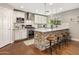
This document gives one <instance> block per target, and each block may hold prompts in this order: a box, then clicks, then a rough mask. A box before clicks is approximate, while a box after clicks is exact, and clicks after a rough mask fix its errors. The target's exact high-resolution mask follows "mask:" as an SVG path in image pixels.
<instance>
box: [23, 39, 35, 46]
mask: <svg viewBox="0 0 79 59" xmlns="http://www.w3.org/2000/svg"><path fill="white" fill-rule="evenodd" d="M24 44H25V45H27V46H29V45H32V44H34V39H29V40H26V41H24Z"/></svg>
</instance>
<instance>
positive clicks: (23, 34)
mask: <svg viewBox="0 0 79 59" xmlns="http://www.w3.org/2000/svg"><path fill="white" fill-rule="evenodd" d="M25 38H27V30H26V29H21V30H20V29H19V30H15V40H22V39H25Z"/></svg>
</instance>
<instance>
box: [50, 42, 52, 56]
mask: <svg viewBox="0 0 79 59" xmlns="http://www.w3.org/2000/svg"><path fill="white" fill-rule="evenodd" d="M50 54H51V55H52V44H51V41H50Z"/></svg>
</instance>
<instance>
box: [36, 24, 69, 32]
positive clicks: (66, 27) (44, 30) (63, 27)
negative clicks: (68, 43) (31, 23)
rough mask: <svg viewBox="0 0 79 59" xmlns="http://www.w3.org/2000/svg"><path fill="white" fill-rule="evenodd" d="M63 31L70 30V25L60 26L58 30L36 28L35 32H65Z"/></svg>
mask: <svg viewBox="0 0 79 59" xmlns="http://www.w3.org/2000/svg"><path fill="white" fill-rule="evenodd" d="M63 29H69V25H64V26H59V27H57V28H36V29H35V31H39V32H50V31H57V30H63Z"/></svg>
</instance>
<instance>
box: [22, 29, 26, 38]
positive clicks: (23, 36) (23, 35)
mask: <svg viewBox="0 0 79 59" xmlns="http://www.w3.org/2000/svg"><path fill="white" fill-rule="evenodd" d="M25 38H26V30H21V39H25Z"/></svg>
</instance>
